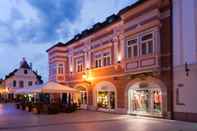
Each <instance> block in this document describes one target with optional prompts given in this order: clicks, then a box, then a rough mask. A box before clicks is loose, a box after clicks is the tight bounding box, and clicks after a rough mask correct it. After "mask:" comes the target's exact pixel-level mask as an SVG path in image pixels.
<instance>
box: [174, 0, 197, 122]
mask: <svg viewBox="0 0 197 131" xmlns="http://www.w3.org/2000/svg"><path fill="white" fill-rule="evenodd" d="M173 70H174V71H173V74H174V91H173V92H174V118H175V119H180V120H188V121H197V104H196V103H195V99H196V98H197V86H196V85H197V1H196V0H173Z"/></svg>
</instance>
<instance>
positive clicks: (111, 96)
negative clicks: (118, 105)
mask: <svg viewBox="0 0 197 131" xmlns="http://www.w3.org/2000/svg"><path fill="white" fill-rule="evenodd" d="M97 106H98V107H99V108H104V109H115V93H114V92H113V91H99V92H98V93H97Z"/></svg>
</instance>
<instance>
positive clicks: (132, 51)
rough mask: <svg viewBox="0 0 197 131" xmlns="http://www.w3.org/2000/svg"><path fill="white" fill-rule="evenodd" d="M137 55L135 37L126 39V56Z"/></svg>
mask: <svg viewBox="0 0 197 131" xmlns="http://www.w3.org/2000/svg"><path fill="white" fill-rule="evenodd" d="M137 56H138V40H137V38H135V39H131V40H128V41H127V58H132V57H137Z"/></svg>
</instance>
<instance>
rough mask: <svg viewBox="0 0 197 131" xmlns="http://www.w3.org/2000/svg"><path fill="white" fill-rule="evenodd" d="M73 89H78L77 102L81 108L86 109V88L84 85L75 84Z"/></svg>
mask: <svg viewBox="0 0 197 131" xmlns="http://www.w3.org/2000/svg"><path fill="white" fill-rule="evenodd" d="M75 89H77V90H78V91H79V95H78V103H79V105H80V108H81V109H87V106H88V90H87V87H86V86H85V85H76V86H75Z"/></svg>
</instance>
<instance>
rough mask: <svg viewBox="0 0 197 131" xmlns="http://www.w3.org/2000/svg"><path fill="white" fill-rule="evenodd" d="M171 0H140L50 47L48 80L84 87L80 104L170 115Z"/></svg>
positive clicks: (145, 113) (90, 106)
mask: <svg viewBox="0 0 197 131" xmlns="http://www.w3.org/2000/svg"><path fill="white" fill-rule="evenodd" d="M171 17H172V16H171V3H170V0H139V1H137V2H136V3H134V4H133V5H130V6H128V7H126V8H124V9H122V10H120V11H119V13H118V14H114V15H111V16H109V17H108V18H107V19H106V20H105V21H104V22H102V23H97V24H95V25H94V26H93V27H92V28H90V29H86V30H84V31H83V32H81V33H80V34H77V35H76V36H75V37H74V38H73V39H71V40H70V41H68V42H66V43H61V42H60V43H57V44H56V45H54V46H53V47H51V48H50V49H48V50H47V52H48V59H49V81H55V82H58V83H62V84H65V85H69V86H70V87H73V88H75V89H78V90H79V91H80V96H81V97H80V100H79V101H80V103H81V108H83V109H90V110H98V111H106V112H118V113H128V114H134V115H145V116H154V117H162V118H171V117H172V115H173V107H174V106H173V79H172V77H173V70H172V69H173V68H172V67H173V63H172V31H171V29H172V27H171V26H172V24H171V22H172V19H171Z"/></svg>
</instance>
